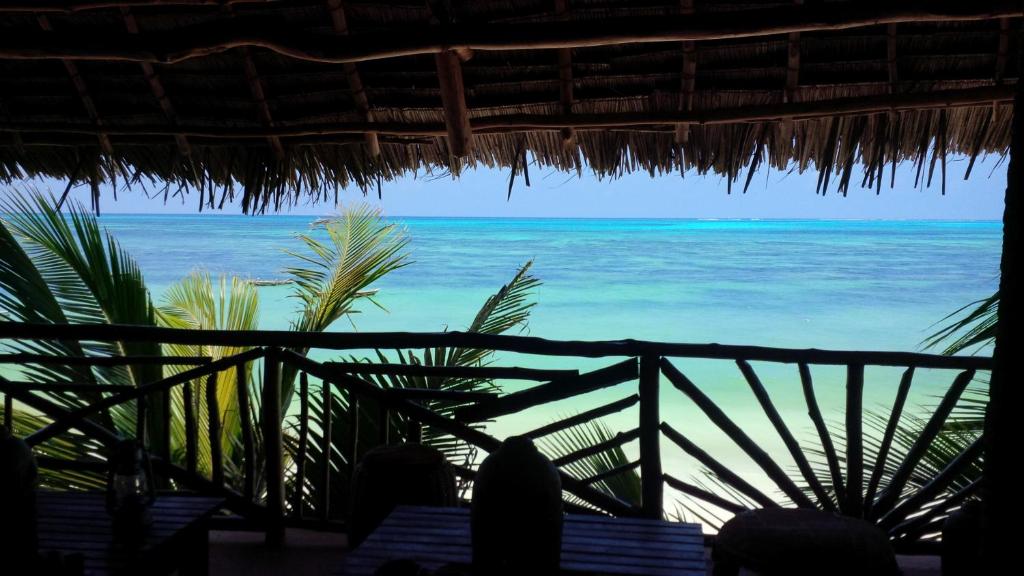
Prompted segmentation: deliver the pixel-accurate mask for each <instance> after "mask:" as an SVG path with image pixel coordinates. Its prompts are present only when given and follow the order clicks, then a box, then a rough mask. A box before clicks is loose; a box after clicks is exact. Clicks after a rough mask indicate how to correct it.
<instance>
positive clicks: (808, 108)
mask: <svg viewBox="0 0 1024 576" xmlns="http://www.w3.org/2000/svg"><path fill="white" fill-rule="evenodd" d="M453 57H454V56H453ZM1014 89H1015V87H1014V86H1013V85H1002V86H989V87H982V88H967V89H961V90H945V91H936V92H919V93H904V94H895V95H889V94H882V95H878V96H863V97H850V98H837V99H833V100H817V101H804V102H791V103H783V104H764V105H753V106H740V107H736V108H722V109H717V110H698V111H693V112H653V111H652V112H619V113H597V114H573V115H571V116H551V115H543V114H540V115H531V114H513V115H506V116H488V117H484V118H476V119H474V120H473V121H472V122H468V121H467V124H470V127H471V129H472V132H473V133H478V134H500V133H509V132H523V131H531V130H560V129H562V128H566V127H569V128H576V129H577V130H580V129H584V130H601V129H611V128H632V127H650V128H651V129H652V131H656V130H655V129H656V128H658V127H664V129H666V130H671V129H672V127H673V126H674V125H675V124H680V123H699V124H705V125H718V124H735V123H744V122H775V121H783V120H787V119H790V120H794V121H800V120H813V119H817V118H826V117H838V116H856V115H867V114H878V113H883V112H900V111H907V110H936V109H943V108H959V107H977V106H988V105H991V104H993V103H995V104H998V105H1004V104H1008V103H1010V102H1012V100H1013V92H1014ZM467 130H468V128H467ZM101 131H102V132H103V133H106V134H110V135H112V136H117V135H125V136H171V135H174V134H183V135H185V136H189V137H198V138H210V139H236V140H239V139H252V138H268V137H271V136H276V137H278V138H293V137H319V136H332V135H340V134H363V133H365V132H371V131H372V132H377V133H379V134H382V135H385V134H386V135H393V136H402V137H407V136H446V135H448V129H447V126H446V125H445V124H438V123H405V122H347V123H346V122H339V123H331V124H317V125H312V126H275V127H272V128H258V129H252V128H225V127H218V126H184V125H182V126H178V127H168V126H166V125H162V126H112V125H109V124H108V125H105V126H103V127H102V128H97V127H95V126H87V125H82V124H0V132H22V133H40V134H85V135H97V134H98V133H100V132H101ZM468 133H469V132H467V134H468Z"/></svg>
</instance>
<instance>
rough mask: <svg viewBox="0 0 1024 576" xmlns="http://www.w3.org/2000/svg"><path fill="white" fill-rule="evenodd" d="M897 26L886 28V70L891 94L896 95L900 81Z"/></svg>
mask: <svg viewBox="0 0 1024 576" xmlns="http://www.w3.org/2000/svg"><path fill="white" fill-rule="evenodd" d="M897 34H898V31H897V25H896V24H889V26H887V28H886V42H885V45H886V68H887V69H888V71H889V93H890V94H896V93H897V92H898V85H899V81H900V67H899V60H898V56H897V54H896V40H897Z"/></svg>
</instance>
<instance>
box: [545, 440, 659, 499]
mask: <svg viewBox="0 0 1024 576" xmlns="http://www.w3.org/2000/svg"><path fill="white" fill-rule="evenodd" d="M614 437H615V435H614V434H612V432H611V430H610V429H609V428H608V426H607V425H606V424H605V423H604V422H603V421H602V420H591V421H589V422H587V423H585V424H579V425H576V426H573V427H571V428H566V429H565V430H561V431H559V432H556V433H554V434H552V435H550V436H547V437H545V438H543V439H541V441H540V445H541V448H542V449H543V451H544V452H545V453H546V454H547V455H548V457H550V458H551V459H552V460H555V459H558V458H561V457H563V456H568V455H570V454H574V453H576V452H579V451H581V450H584V449H587V448H590V447H591V446H594V445H595V444H599V443H601V442H607V441H609V440H611V439H612V438H614ZM629 462H630V460H629V458H628V457H627V456H626V452H625V451H624V450H623V449H622V447H621V446H616V447H615V448H612V449H610V450H605V451H603V452H600V453H598V454H594V455H592V456H587V457H584V458H581V459H579V460H575V461H573V462H570V463H569V464H566V466H565V468H564V469H565V471H566V472H568V473H569V474H570V475H571V476H573V477H575V478H577V479H579V480H586V479H588V478H592V477H594V476H597V475H598V474H602V473H604V472H608V471H609V470H613V469H615V468H618V467H620V466H625V465H627V464H629ZM592 486H593V487H594V488H596V489H598V490H600V491H601V492H604V493H605V494H608V495H610V496H614V497H616V498H618V499H619V500H622V501H623V502H628V503H630V504H633V505H639V504H640V498H641V487H640V475H639V474H638V473H637V471H636V469H632V470H627V471H625V472H621V473H619V474H616V475H614V476H611V477H610V478H606V479H604V480H599V481H598V482H595V483H594V484H592Z"/></svg>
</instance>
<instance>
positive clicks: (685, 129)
mask: <svg viewBox="0 0 1024 576" xmlns="http://www.w3.org/2000/svg"><path fill="white" fill-rule="evenodd" d="M679 4H680V6H679V10H680V12H681V13H682V14H686V15H693V13H694V8H693V0H680V3H679ZM696 83H697V46H696V44H695V43H694V42H692V41H686V42H683V73H682V86H680V94H679V111H680V112H689V111H690V110H693V92H694V88H695V87H696ZM689 141H690V125H689V124H686V123H682V124H676V136H675V143H676V146H682V145H683V144H686V143H687V142H689ZM680 162H682V160H681V159H680ZM679 169H680V170H684V169H685V167H684V166H682V164H680V166H679Z"/></svg>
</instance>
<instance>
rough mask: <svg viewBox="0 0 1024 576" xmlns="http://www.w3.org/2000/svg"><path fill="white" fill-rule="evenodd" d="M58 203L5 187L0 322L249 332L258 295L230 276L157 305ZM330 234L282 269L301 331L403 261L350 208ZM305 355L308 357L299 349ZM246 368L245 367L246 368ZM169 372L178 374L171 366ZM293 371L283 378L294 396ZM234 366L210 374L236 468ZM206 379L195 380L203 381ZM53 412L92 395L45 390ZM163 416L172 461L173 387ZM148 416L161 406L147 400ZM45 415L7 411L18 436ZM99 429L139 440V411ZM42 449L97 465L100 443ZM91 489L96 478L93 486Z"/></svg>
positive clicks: (178, 433) (152, 371)
mask: <svg viewBox="0 0 1024 576" xmlns="http://www.w3.org/2000/svg"><path fill="white" fill-rule="evenodd" d="M54 205H55V199H54V198H53V197H52V196H50V195H46V194H42V193H39V192H37V191H29V192H27V193H22V192H17V191H12V192H10V193H9V195H8V197H7V198H5V199H3V200H2V201H0V213H2V214H3V217H2V220H0V221H2V225H0V248H2V251H0V316H2V317H3V318H4V319H5V320H11V321H18V322H43V323H58V324H66V323H117V324H135V325H147V326H157V325H162V326H169V327H176V328H198V329H234V328H237V329H245V328H255V327H256V317H257V310H258V298H257V294H256V291H255V290H254V288H253V287H252V286H251V285H250V284H248V283H246V282H244V281H241V280H239V279H237V278H233V279H231V280H230V288H228V284H229V282H228V280H227V279H224V278H222V279H220V281H219V285H218V287H217V288H215V287H214V282H213V281H212V280H211V279H210V278H209V276H208V275H204V274H199V273H196V274H192V275H190V276H189V277H187V278H185V279H184V280H182V281H181V282H179V283H178V284H176V285H175V286H173V287H172V288H171V289H170V290H169V291H168V293H167V296H166V297H165V304H164V306H162V307H161V308H159V309H158V308H157V307H155V306H154V305H153V303H152V300H151V297H150V292H149V290H148V289H147V287H146V284H145V281H144V279H143V276H142V273H141V270H140V269H139V267H138V265H137V263H136V262H135V261H134V260H133V259H132V257H131V255H130V254H128V253H127V252H126V251H125V250H124V249H122V248H121V247H120V245H119V244H118V242H117V240H116V239H115V238H114V236H113V235H111V234H110V233H109V232H105V231H104V230H103V229H102V228H101V227H100V226H99V223H98V221H97V219H96V218H95V217H94V216H93V215H91V214H89V213H88V212H86V210H85V209H83V208H82V207H81V206H79V205H72V206H71V207H70V209H69V212H68V213H67V214H62V213H60V212H59V211H57V210H56V209H55V208H54ZM318 226H319V227H320V228H322V230H323V231H324V232H325V234H326V236H327V242H323V241H320V240H317V239H314V238H313V237H311V236H309V235H300V236H299V241H300V242H301V244H302V247H303V250H298V251H293V252H290V254H291V255H292V257H293V258H294V259H295V261H296V265H294V266H292V267H290V268H288V269H287V270H286V273H287V274H288V275H290V276H291V277H292V279H293V280H294V285H295V291H294V296H295V297H296V298H298V299H299V300H300V302H301V303H302V311H301V314H300V318H299V319H298V320H297V321H296V322H294V323H293V324H292V326H293V328H294V329H297V330H311V331H321V330H325V329H327V328H328V327H330V326H331V324H332V323H333V322H335V321H336V320H338V319H340V318H342V317H344V316H349V315H351V314H352V313H354V312H356V307H355V304H356V302H357V301H359V300H360V299H364V298H370V296H371V295H372V292H368V291H367V290H366V288H367V287H368V286H369V285H370V284H372V283H373V282H376V281H377V280H379V279H380V278H381V277H383V276H384V275H386V274H387V273H389V272H391V271H393V270H395V269H397V268H399V267H401V266H404V265H406V263H407V255H406V254H405V253H404V251H403V250H404V248H405V245H406V244H407V242H408V239H407V237H406V235H405V232H404V230H403V229H401V228H399V227H397V226H396V225H394V224H390V223H387V222H385V221H384V220H383V218H382V217H381V215H380V214H379V212H377V211H375V210H373V209H371V208H367V207H357V208H354V209H350V210H345V211H343V212H342V213H341V214H340V215H339V216H338V217H336V218H330V219H326V220H323V221H321V222H319V223H318ZM3 346H4V347H5V349H6V350H7V351H9V352H29V353H37V354H46V355H52V356H69V355H71V356H128V355H147V356H158V355H161V354H163V353H167V354H173V355H185V356H189V355H191V356H213V357H220V356H227V355H230V354H234V353H237V352H239V351H240V350H234V349H228V348H222V347H202V346H191V347H190V346H167V347H161V346H160V345H159V344H139V343H131V342H113V343H79V342H34V341H33V342H5V343H4V344H3ZM299 352H300V353H303V354H304V353H305V352H306V350H299ZM247 369H251V367H247ZM168 370H169V371H172V372H173V371H174V370H175V369H174V368H168ZM164 375H165V374H164V373H163V369H162V368H160V367H159V366H131V367H129V368H122V367H114V368H92V369H89V368H81V367H66V366H64V367H61V366H46V367H40V366H28V367H25V368H22V369H21V370H20V373H19V375H18V377H21V378H26V379H28V380H30V381H32V382H34V383H42V384H46V383H96V384H113V385H124V386H140V385H143V384H146V383H148V382H152V381H156V380H159V379H160V378H161V377H163V376H164ZM293 380H294V373H291V374H289V375H288V376H287V379H286V382H285V383H286V390H287V392H288V393H289V396H290V391H291V383H292V381H293ZM235 381H236V380H235V378H234V374H233V371H225V372H222V373H221V374H219V375H218V383H217V385H218V396H219V400H220V402H219V407H220V416H221V420H222V422H224V423H225V428H224V432H225V434H224V436H223V443H224V445H223V447H224V449H225V450H224V453H225V454H226V455H229V458H228V462H229V465H230V463H231V462H232V461H234V462H236V463H237V460H238V456H237V450H234V447H235V446H236V445H237V444H238V443H239V441H238V429H239V426H238V409H237V403H236V398H237V396H236V395H235V394H236V392H237V391H236V390H235V389H234V384H235ZM205 384H206V383H205V382H193V383H191V385H193V386H197V387H198V386H204V385H205ZM42 395H43V396H44V397H46V398H47V399H49V400H51V401H52V402H55V403H56V404H57V405H58V406H62V407H64V408H68V409H72V408H78V407H82V406H85V405H88V404H89V403H91V402H94V401H95V400H97V399H98V398H100V396H99V394H95V395H94V394H82V393H77V394H72V393H49V394H45V393H44V394H42ZM193 397H194V398H195V401H196V402H197V406H196V407H195V408H196V410H195V412H194V413H195V414H205V406H204V404H205V401H204V400H203V398H204V395H203V394H195V395H193ZM169 401H170V402H171V406H170V407H169V409H171V411H172V412H173V413H174V414H175V415H176V416H177V417H175V418H172V419H171V429H170V430H165V429H163V427H162V422H163V419H161V418H147V426H148V430H147V435H148V440H149V442H150V444H151V445H154V444H155V445H159V443H161V442H166V443H167V445H169V446H170V448H171V451H172V454H173V455H174V456H175V457H174V459H175V460H177V461H179V462H180V458H181V454H182V453H183V451H184V446H183V444H184V439H183V438H184V422H183V419H182V418H181V417H180V416H181V412H182V408H183V406H182V404H181V402H182V398H181V393H180V391H179V392H178V393H176V394H174V395H172V396H170V398H169ZM150 404H151V407H152V409H153V410H154V412H155V413H159V412H158V410H160V409H161V407H160V406H158V405H154V404H155V403H153V402H151V403H150ZM44 422H45V419H43V418H41V417H40V416H38V415H33V414H30V413H28V412H26V411H24V410H21V411H18V412H17V413H16V414H15V428H16V430H18V431H19V432H20V433H22V434H24V433H26V432H28V431H31V430H34V429H38V428H40V427H41V425H42V424H44ZM98 423H100V424H101V425H103V426H105V427H107V428H108V429H110V430H113V431H115V432H117V433H119V434H122V435H126V436H130V435H134V433H135V412H134V411H133V410H130V409H127V408H126V407H118V408H115V409H112V410H110V411H108V412H104V413H102V414H101V415H100V416H99V417H98ZM39 450H40V452H41V453H42V454H47V455H50V453H51V451H52V455H54V456H67V455H69V454H72V453H74V454H76V455H78V456H79V457H81V458H83V459H90V458H94V457H95V454H97V453H101V447H99V446H98V444H97V443H95V442H94V441H92V440H90V439H88V438H86V437H85V436H81V435H74V436H68V435H66V436H65V437H62V438H60V439H55V440H51V441H49V442H47V443H45V444H44V445H43V446H40V447H39ZM200 456H201V459H200V465H199V469H200V470H208V469H209V446H208V445H206V446H205V447H203V450H202V453H201V454H200ZM69 481H70V480H69V477H68V475H67V474H65V473H63V472H61V473H53V472H47V473H46V476H44V482H47V483H50V484H53V485H67V484H68V482H69ZM92 481H93V484H95V483H96V482H98V481H97V480H96V479H93V480H92Z"/></svg>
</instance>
